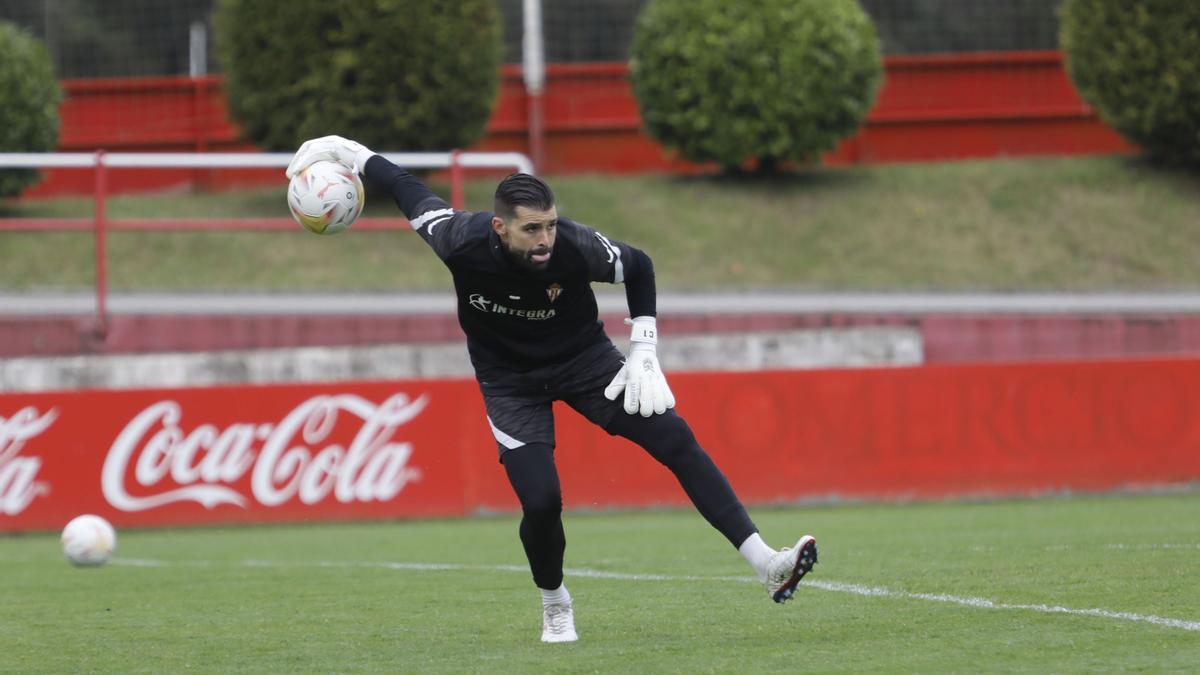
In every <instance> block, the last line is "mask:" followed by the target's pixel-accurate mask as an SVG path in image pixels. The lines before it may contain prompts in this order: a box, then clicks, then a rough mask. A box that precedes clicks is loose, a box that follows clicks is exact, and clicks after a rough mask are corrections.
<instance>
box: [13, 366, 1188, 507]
mask: <svg viewBox="0 0 1200 675" xmlns="http://www.w3.org/2000/svg"><path fill="white" fill-rule="evenodd" d="M672 386H673V388H674V389H675V391H676V394H677V397H678V399H679V402H680V403H679V410H680V412H681V413H682V414H683V415H684V416H685V418H687V419H688V420H689V422H690V423H691V425H692V427H693V429H694V430H695V432H696V435H697V437H698V438H699V439H700V442H701V444H703V445H704V446H705V448H706V449H707V450H708V451H709V453H710V454H711V455H713V457H714V459H716V461H717V463H718V465H720V466H721V467H722V468H723V469H724V471H725V472H726V474H727V475H728V476H729V478H730V481H731V482H732V483H733V485H734V487H735V489H736V490H737V491H738V493H739V494H740V495H741V496H742V498H743V499H744V500H745V501H747V502H749V503H752V504H753V503H766V502H786V501H794V500H802V499H814V498H818V499H819V498H826V497H834V496H837V497H845V498H863V499H886V498H896V497H905V498H940V497H946V496H956V495H980V494H986V495H1019V494H1030V493H1036V492H1041V491H1047V490H1105V489H1112V488H1116V487H1122V486H1141V485H1151V484H1169V483H1181V482H1189V481H1196V480H1198V479H1200V424H1198V423H1197V420H1198V419H1200V415H1197V412H1198V410H1197V407H1198V406H1200V360H1144V361H1096V362H1074V363H1038V364H1033V363H1031V364H1017V365H1012V364H1010V365H955V366H924V367H918V368H892V369H862V370H827V371H770V372H753V373H681V374H676V375H673V376H672ZM557 412H558V415H557V422H558V424H557V427H558V450H557V452H556V455H557V461H558V465H559V470H560V473H561V474H562V482H563V486H564V493H565V494H564V500H565V504H566V506H567V508H582V507H588V508H605V507H615V506H648V505H660V504H685V503H686V498H685V497H684V495H683V493H682V491H681V490H680V488H679V486H678V485H677V484H676V483H675V481H674V479H673V477H672V476H670V474H669V473H668V472H667V471H666V470H665V469H663V468H662V467H661V466H660V465H658V464H657V463H656V462H654V461H653V460H652V459H650V458H649V457H648V456H646V455H645V454H644V453H642V452H641V451H640V450H638V449H637V448H636V447H634V446H633V445H632V444H630V443H628V442H627V441H624V440H620V439H615V438H612V437H609V436H608V435H606V434H605V433H604V432H603V431H601V430H599V429H596V428H594V427H592V426H591V425H589V423H587V422H586V421H584V420H583V419H582V418H580V417H579V416H577V415H575V414H574V413H573V412H571V411H570V410H569V409H566V408H561V409H559V410H558V411H557ZM516 506H517V504H516V501H515V499H514V498H513V497H512V495H511V494H510V492H509V488H508V486H507V484H506V483H505V480H504V475H503V471H502V470H501V468H500V466H499V465H498V463H497V462H496V450H495V444H494V443H493V441H492V437H491V433H490V431H489V429H488V426H487V423H486V419H485V417H484V413H483V406H482V400H481V397H480V394H479V391H478V389H477V387H476V386H475V384H474V382H472V381H469V380H414V381H403V382H349V383H339V384H322V385H291V386H284V385H275V386H234V387H213V388H191V389H172V390H121V391H81V392H62V393H39V394H4V395H0V531H20V530H37V529H56V528H59V527H62V525H63V524H65V523H66V522H67V521H68V520H69V519H70V518H71V517H73V516H75V515H78V514H80V513H85V512H92V513H98V514H100V515H103V516H105V517H106V518H108V519H110V520H111V521H112V522H113V523H114V524H115V525H116V526H117V527H129V526H155V525H180V524H183V525H186V524H202V523H227V522H275V521H293V522H297V521H309V520H349V519H371V518H410V517H426V516H455V515H463V514H468V513H474V512H477V511H480V510H514V509H515V508H516Z"/></svg>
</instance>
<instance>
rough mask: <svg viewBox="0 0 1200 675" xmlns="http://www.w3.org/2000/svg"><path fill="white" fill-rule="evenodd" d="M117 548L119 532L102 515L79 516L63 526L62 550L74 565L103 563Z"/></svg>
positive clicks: (82, 565) (92, 565) (85, 565)
mask: <svg viewBox="0 0 1200 675" xmlns="http://www.w3.org/2000/svg"><path fill="white" fill-rule="evenodd" d="M116 549H117V532H116V530H114V529H113V526H112V525H109V524H108V521H107V520H105V519H103V518H101V517H100V516H93V515H91V514H87V515H82V516H77V517H76V518H74V519H73V520H71V522H69V523H67V526H66V527H65V528H63V533H62V551H63V555H64V556H66V557H67V560H70V561H71V564H72V565H77V566H79V567H96V566H99V565H103V564H104V563H105V562H108V557H109V556H111V555H112V554H113V551H115V550H116Z"/></svg>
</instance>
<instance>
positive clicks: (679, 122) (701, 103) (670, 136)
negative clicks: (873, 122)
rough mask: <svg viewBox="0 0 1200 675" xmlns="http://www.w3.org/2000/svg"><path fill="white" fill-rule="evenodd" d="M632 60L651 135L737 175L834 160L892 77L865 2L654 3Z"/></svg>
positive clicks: (641, 19) (638, 31)
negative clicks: (830, 154) (786, 163)
mask: <svg viewBox="0 0 1200 675" xmlns="http://www.w3.org/2000/svg"><path fill="white" fill-rule="evenodd" d="M631 56H632V58H631V61H630V77H631V79H632V81H633V89H634V94H635V96H636V97H637V101H638V107H639V109H640V110H641V114H642V121H643V123H644V124H645V125H646V129H647V130H648V132H649V133H650V135H651V136H653V137H654V138H655V139H657V140H658V141H659V142H660V143H662V144H663V145H664V146H666V147H667V148H670V149H673V150H676V151H678V152H679V154H680V155H681V156H682V157H683V158H685V159H688V160H691V161H694V162H707V161H713V162H716V163H718V164H720V165H721V166H723V167H726V168H727V169H738V168H741V167H743V166H745V165H746V164H747V161H752V163H754V164H756V165H757V167H758V169H759V170H764V171H766V170H771V169H773V168H775V167H776V166H777V164H778V163H779V162H780V161H781V160H795V161H798V162H803V161H807V160H811V159H813V158H815V157H818V156H819V155H820V153H823V152H826V151H828V150H832V149H833V148H834V146H835V145H836V144H837V142H838V141H839V140H841V139H842V138H844V137H846V136H849V135H850V134H852V133H853V132H854V131H855V130H856V129H857V128H858V127H859V125H860V124H861V123H862V120H863V118H864V117H865V116H866V114H867V111H868V110H869V109H870V108H871V106H872V104H873V103H874V102H875V94H876V92H877V91H878V89H879V85H880V83H881V81H882V78H883V63H882V59H881V58H880V55H879V39H878V37H877V36H876V33H875V26H874V24H873V23H872V22H871V19H870V17H868V16H867V14H866V13H865V12H864V11H863V10H862V7H860V6H859V4H858V2H857V1H856V0H756V1H755V2H730V1H729V0H650V2H649V3H648V4H647V5H646V6H645V7H644V8H643V9H642V12H641V14H640V15H639V16H638V21H637V26H636V27H635V28H634V35H633V46H632V54H631Z"/></svg>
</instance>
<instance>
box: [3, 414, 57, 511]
mask: <svg viewBox="0 0 1200 675" xmlns="http://www.w3.org/2000/svg"><path fill="white" fill-rule="evenodd" d="M56 419H58V409H57V408H51V409H50V410H49V411H47V412H46V413H45V414H41V413H39V412H38V410H37V408H34V407H32V406H30V407H25V408H21V409H20V410H18V411H17V412H16V413H15V414H13V415H12V416H11V417H8V418H4V417H0V514H2V515H6V516H15V515H17V514H18V513H21V512H22V511H24V510H25V509H26V507H28V506H29V504H30V502H32V501H33V500H34V499H36V498H37V497H39V496H41V495H44V494H47V493H49V492H50V487H49V486H48V485H47V484H46V483H42V482H38V480H37V473H38V469H40V468H41V467H42V460H41V458H40V457H19V456H18V455H19V453H20V452H21V448H23V447H25V443H27V442H28V441H29V439H31V438H34V437H35V436H37V435H38V434H40V433H42V432H43V431H45V430H46V429H47V428H48V427H49V426H50V425H51V424H53V423H54V420H56Z"/></svg>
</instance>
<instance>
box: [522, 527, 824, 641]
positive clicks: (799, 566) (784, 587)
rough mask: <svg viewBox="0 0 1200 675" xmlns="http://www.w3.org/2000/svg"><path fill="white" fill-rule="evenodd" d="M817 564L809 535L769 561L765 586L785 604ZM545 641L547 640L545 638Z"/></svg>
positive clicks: (815, 552)
mask: <svg viewBox="0 0 1200 675" xmlns="http://www.w3.org/2000/svg"><path fill="white" fill-rule="evenodd" d="M815 564H817V540H816V539H813V538H812V537H811V536H809V535H807V534H806V535H804V536H803V537H800V541H798V542H796V545H795V547H793V548H787V547H786V546H785V547H784V548H782V549H780V550H779V552H778V553H776V554H775V555H773V556H771V559H770V560H768V561H767V579H766V581H764V582H763V586H766V588H767V595H770V596H771V599H772V600H774V601H775V602H784V601H786V600H788V599H790V598H791V597H792V594H793V593H795V592H796V585H797V584H799V583H800V580H801V579H803V578H804V575H805V574H808V573H809V572H811V571H812V568H813V565H815ZM543 639H545V638H543Z"/></svg>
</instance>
